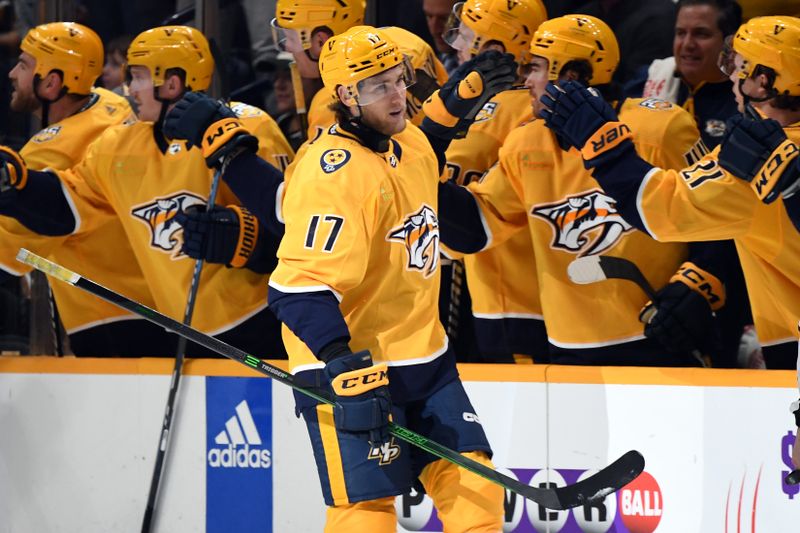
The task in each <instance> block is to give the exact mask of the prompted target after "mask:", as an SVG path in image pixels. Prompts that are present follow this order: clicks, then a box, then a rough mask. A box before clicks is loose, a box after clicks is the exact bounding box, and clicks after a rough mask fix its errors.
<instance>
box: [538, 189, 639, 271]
mask: <svg viewBox="0 0 800 533" xmlns="http://www.w3.org/2000/svg"><path fill="white" fill-rule="evenodd" d="M531 215H532V216H537V217H540V218H542V219H544V220H546V221H547V222H549V223H550V225H551V226H552V228H553V242H552V243H551V246H552V247H553V248H559V249H562V250H567V251H569V252H574V253H577V254H578V255H579V256H585V255H595V254H601V253H603V252H604V251H606V250H608V249H609V248H612V247H613V246H614V245H615V244H616V243H617V241H618V240H619V239H620V238H621V237H622V235H623V234H624V233H627V232H629V231H633V227H632V226H631V225H630V224H628V223H627V222H625V220H624V219H623V218H622V217H621V216H620V215H619V213H618V212H617V208H616V202H615V201H614V199H613V198H611V197H610V196H606V195H605V194H603V193H602V192H600V191H598V190H596V189H595V190H591V191H587V192H583V193H580V194H577V195H575V196H570V197H568V198H567V199H566V200H562V201H560V202H556V203H552V204H542V205H536V206H533V209H531Z"/></svg>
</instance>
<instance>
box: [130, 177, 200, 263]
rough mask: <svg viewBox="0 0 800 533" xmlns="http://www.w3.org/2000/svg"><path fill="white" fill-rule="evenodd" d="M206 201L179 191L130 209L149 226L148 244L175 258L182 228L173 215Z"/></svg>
mask: <svg viewBox="0 0 800 533" xmlns="http://www.w3.org/2000/svg"><path fill="white" fill-rule="evenodd" d="M205 203H206V201H205V200H204V199H203V198H201V197H200V196H197V195H195V194H192V193H189V192H180V193H177V194H173V195H172V196H168V197H165V198H156V199H155V200H153V201H152V202H149V203H147V204H144V205H140V206H137V207H134V208H133V209H131V214H132V215H133V216H134V217H136V218H138V219H139V220H141V221H142V222H144V223H145V224H147V227H148V228H150V246H152V247H153V248H156V249H158V250H161V251H163V252H167V253H171V254H172V258H173V259H177V258H178V257H180V256H181V255H182V254H181V253H180V239H179V238H178V235H177V234H178V232H180V231H183V228H182V227H181V226H180V224H178V223H177V222H176V221H175V215H176V214H178V212H180V211H183V210H185V209H186V208H188V207H190V206H193V205H205Z"/></svg>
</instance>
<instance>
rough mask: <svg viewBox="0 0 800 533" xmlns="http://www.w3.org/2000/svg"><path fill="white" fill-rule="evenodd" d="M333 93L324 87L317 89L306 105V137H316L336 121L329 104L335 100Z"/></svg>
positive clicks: (311, 138)
mask: <svg viewBox="0 0 800 533" xmlns="http://www.w3.org/2000/svg"><path fill="white" fill-rule="evenodd" d="M334 98H335V97H334V94H333V93H332V92H331V91H329V90H327V89H326V88H325V87H323V88H322V89H320V90H319V91H317V94H315V95H314V98H312V99H311V103H310V104H309V106H308V139H309V140H313V139H316V138H317V136H319V135H322V133H323V132H325V130H327V129H328V128H330V127H331V126H332V125H333V124H334V123H335V122H336V114H335V113H334V112H333V111H331V109H330V105H331V104H332V103H334V102H335V100H334Z"/></svg>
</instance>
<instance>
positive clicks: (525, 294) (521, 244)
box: [442, 0, 548, 362]
mask: <svg viewBox="0 0 800 533" xmlns="http://www.w3.org/2000/svg"><path fill="white" fill-rule="evenodd" d="M546 19H547V11H546V9H545V7H544V5H543V4H542V2H541V1H540V0H514V1H512V2H507V1H506V0H489V1H486V0H467V1H466V2H459V3H457V4H456V5H455V6H454V8H453V16H452V17H451V23H450V27H448V28H447V29H446V30H445V34H444V38H445V41H446V42H447V43H448V44H450V46H452V47H453V48H454V49H456V50H457V51H458V58H459V62H460V63H463V62H464V61H467V60H468V59H470V58H471V57H473V56H475V55H476V54H478V53H479V52H481V51H483V50H489V49H495V50H499V51H501V52H508V53H510V54H513V55H514V57H515V58H516V59H517V62H518V63H520V65H525V64H527V63H528V59H527V58H528V56H529V48H530V41H531V37H532V36H533V33H534V32H535V31H536V28H538V27H539V24H541V23H542V22H544V21H545V20H546ZM520 76H521V78H520V79H519V80H518V82H519V84H520V87H518V88H514V89H511V90H508V91H503V92H502V93H500V94H498V95H496V96H495V97H494V98H492V99H491V101H489V102H487V103H486V105H485V106H484V108H483V109H482V110H481V112H480V113H479V114H478V116H477V117H476V120H475V123H474V124H473V125H472V126H471V127H470V129H469V133H468V134H467V136H466V137H465V138H463V139H456V140H454V141H453V142H452V143H450V147H449V148H448V149H447V169H448V177H449V179H452V180H455V181H456V182H457V183H458V184H460V185H466V184H468V183H469V182H471V181H473V180H478V179H480V177H481V176H482V175H483V174H484V173H485V172H486V171H487V170H489V168H490V167H491V166H492V165H493V164H494V163H496V162H497V155H498V152H499V150H500V147H501V146H502V145H503V142H504V141H505V139H506V136H507V135H508V134H509V133H510V132H511V130H512V129H514V128H516V127H517V126H520V125H521V124H523V123H525V122H527V121H529V120H531V118H532V115H531V106H530V96H529V95H528V91H527V90H525V89H524V88H522V87H521V84H522V81H524V75H522V73H520ZM463 262H464V268H465V270H466V277H467V282H468V294H467V292H466V291H465V289H466V287H464V288H463V289H461V290H460V291H459V277H460V276H461V275H462V274H461V273H460V272H459V270H460V265H459V264H458V263H457V262H454V264H453V266H452V270H453V272H452V275H453V278H454V281H453V285H452V286H451V285H450V284H447V283H446V282H447V281H448V279H447V270H444V269H443V276H442V283H443V290H444V291H445V292H449V293H450V296H451V298H450V301H449V303H448V304H446V308H447V309H446V310H447V311H448V312H447V313H445V314H447V315H449V317H448V320H447V321H446V322H445V323H446V324H447V325H448V333H449V334H450V335H451V340H453V341H454V342H455V346H456V353H458V354H459V356H463V354H464V352H467V351H470V350H474V348H473V347H472V346H469V345H468V344H467V343H466V342H465V339H464V338H463V337H464V336H465V335H466V336H469V331H470V329H471V328H470V327H468V326H465V324H464V322H469V321H470V320H471V322H472V324H471V325H472V326H473V327H474V331H475V340H476V341H477V350H478V352H479V355H480V359H479V360H481V361H485V362H513V361H515V360H516V361H519V362H530V361H531V358H533V359H534V360H535V361H537V362H546V361H547V352H548V347H547V333H546V331H545V327H544V320H543V317H542V306H541V303H540V301H539V286H538V283H537V278H536V277H533V276H521V275H520V272H532V271H533V270H534V269H535V268H536V264H535V258H534V257H533V247H532V246H531V239H530V236H529V235H528V233H527V232H523V231H520V232H518V233H517V234H515V235H514V236H512V237H510V238H509V239H508V240H507V241H506V242H504V243H503V244H501V245H499V246H496V247H494V248H492V249H490V250H485V251H483V252H480V253H477V254H470V255H467V256H465V257H464V258H463ZM459 292H460V294H458V293H459ZM444 296H445V297H444V298H443V301H445V302H446V301H447V300H448V298H447V296H448V295H447V294H445V295H444ZM470 301H471V309H470V307H469V302H470ZM462 310H463V312H461V311H462ZM454 315H455V316H454ZM470 315H472V316H471V317H470ZM453 337H455V339H453ZM469 355H473V356H474V355H478V354H469Z"/></svg>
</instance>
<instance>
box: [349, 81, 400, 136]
mask: <svg viewBox="0 0 800 533" xmlns="http://www.w3.org/2000/svg"><path fill="white" fill-rule="evenodd" d="M407 85H408V83H407V80H406V76H405V71H404V70H403V65H397V66H396V67H392V68H390V69H389V70H387V71H385V72H381V73H380V74H377V75H375V76H372V77H371V78H368V79H366V80H364V81H363V82H362V83H361V84H359V88H358V92H359V95H360V97H362V98H363V99H364V101H369V102H370V103H369V104H368V105H362V106H361V108H360V109H361V115H362V118H361V120H362V121H363V122H364V123H365V124H366V125H367V126H369V127H371V128H373V129H374V130H376V131H379V132H381V133H383V134H384V135H394V134H396V133H400V132H401V131H403V130H404V129H405V127H406V87H407Z"/></svg>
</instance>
